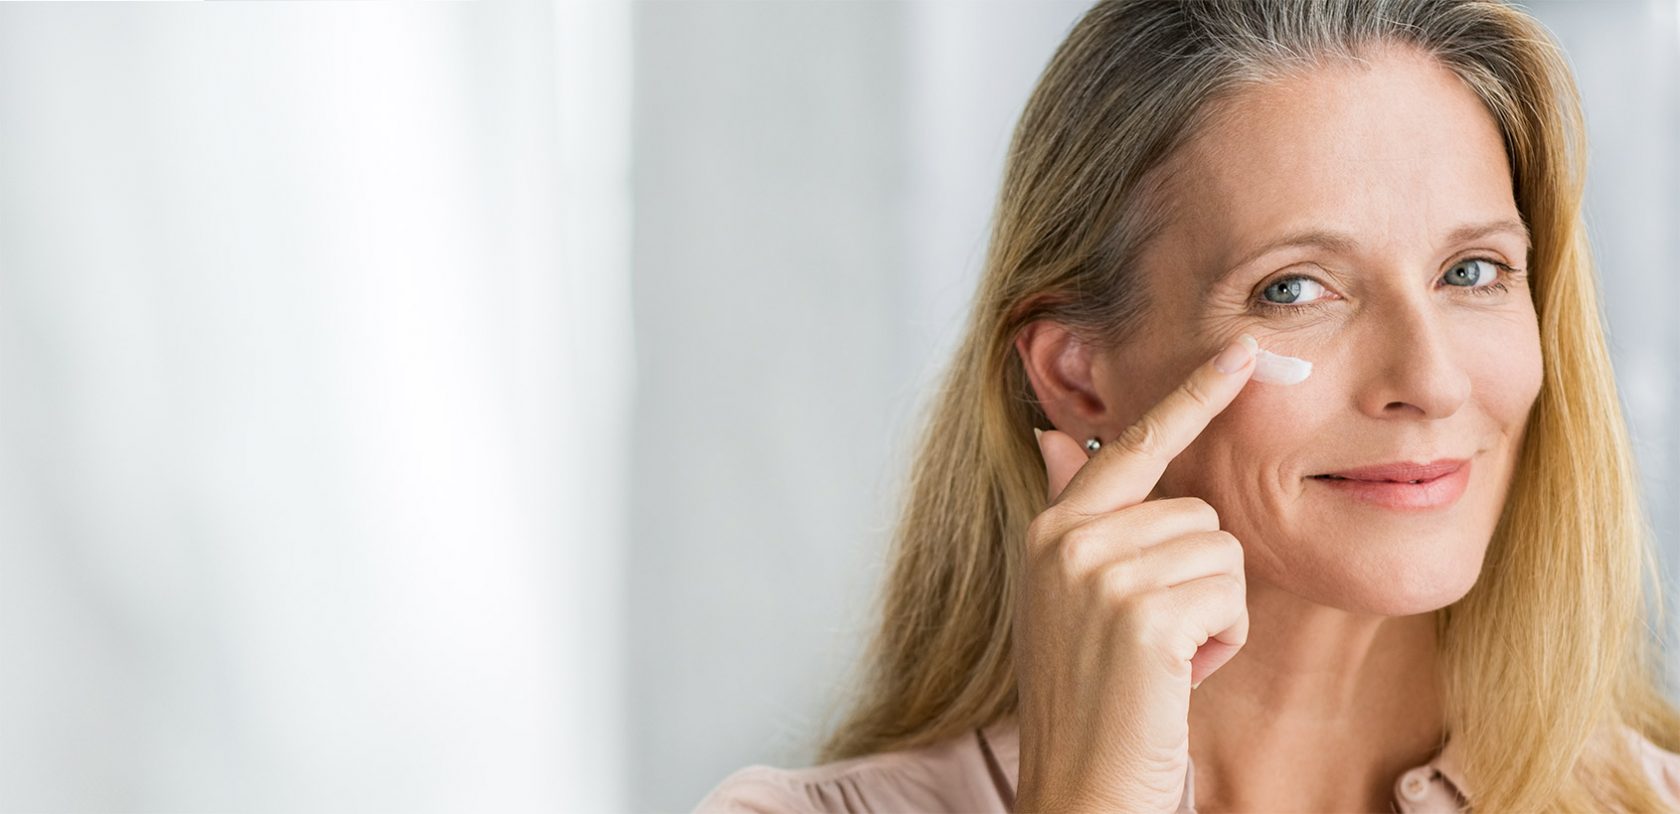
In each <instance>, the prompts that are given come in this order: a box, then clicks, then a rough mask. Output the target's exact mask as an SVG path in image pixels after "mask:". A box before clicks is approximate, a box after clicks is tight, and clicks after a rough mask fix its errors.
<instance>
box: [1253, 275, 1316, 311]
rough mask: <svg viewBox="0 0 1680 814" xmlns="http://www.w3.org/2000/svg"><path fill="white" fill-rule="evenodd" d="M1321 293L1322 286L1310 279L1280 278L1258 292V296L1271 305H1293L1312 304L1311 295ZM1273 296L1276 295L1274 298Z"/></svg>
mask: <svg viewBox="0 0 1680 814" xmlns="http://www.w3.org/2000/svg"><path fill="white" fill-rule="evenodd" d="M1322 293H1324V286H1323V285H1320V284H1319V282H1318V281H1317V280H1314V279H1313V278H1311V277H1280V278H1278V280H1277V281H1276V282H1273V283H1272V284H1271V285H1268V286H1266V288H1265V289H1264V290H1262V291H1261V292H1260V296H1261V297H1264V298H1265V299H1266V302H1267V303H1270V304H1273V305H1294V304H1296V303H1299V302H1312V300H1311V299H1310V298H1311V297H1312V296H1313V295H1315V294H1322ZM1273 295H1276V298H1274V297H1273ZM1303 298H1307V299H1303Z"/></svg>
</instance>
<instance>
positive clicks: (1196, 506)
mask: <svg viewBox="0 0 1680 814" xmlns="http://www.w3.org/2000/svg"><path fill="white" fill-rule="evenodd" d="M1179 499H1180V500H1182V501H1184V502H1183V503H1182V504H1180V505H1181V506H1182V507H1183V508H1182V511H1184V512H1187V513H1189V514H1191V515H1193V516H1194V517H1195V518H1196V520H1197V524H1196V525H1197V526H1198V527H1200V528H1205V529H1209V530H1212V529H1217V528H1219V510H1218V509H1215V508H1213V504H1212V503H1209V502H1207V501H1205V500H1203V499H1201V498H1199V497H1185V498H1179Z"/></svg>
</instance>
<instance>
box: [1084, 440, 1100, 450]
mask: <svg viewBox="0 0 1680 814" xmlns="http://www.w3.org/2000/svg"><path fill="white" fill-rule="evenodd" d="M1085 449H1086V450H1087V451H1089V452H1096V451H1097V450H1099V449H1102V442H1101V441H1098V440H1097V439H1095V438H1087V439H1086V440H1085Z"/></svg>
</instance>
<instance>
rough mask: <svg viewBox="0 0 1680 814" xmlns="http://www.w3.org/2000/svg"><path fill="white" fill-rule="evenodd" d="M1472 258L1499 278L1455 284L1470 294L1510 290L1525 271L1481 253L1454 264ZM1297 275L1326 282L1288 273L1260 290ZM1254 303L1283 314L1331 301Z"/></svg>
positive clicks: (1300, 311)
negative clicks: (1484, 281)
mask: <svg viewBox="0 0 1680 814" xmlns="http://www.w3.org/2000/svg"><path fill="white" fill-rule="evenodd" d="M1471 260H1481V261H1483V262H1486V263H1489V264H1492V265H1493V267H1494V268H1497V269H1499V279H1498V280H1495V281H1494V282H1492V283H1490V284H1488V285H1479V286H1453V288H1463V289H1465V291H1466V293H1469V294H1477V295H1489V294H1497V293H1503V292H1505V291H1508V290H1510V286H1509V285H1508V283H1509V282H1510V281H1511V279H1512V278H1514V277H1516V276H1518V275H1521V274H1523V273H1524V270H1523V269H1519V268H1515V267H1512V266H1509V265H1506V264H1504V263H1501V262H1499V261H1498V260H1495V259H1493V258H1491V257H1486V256H1479V255H1478V256H1471V257H1461V258H1459V259H1458V260H1455V261H1453V265H1454V266H1456V265H1458V264H1459V263H1465V262H1469V261H1471ZM1448 268H1451V266H1449V267H1448ZM1297 277H1299V278H1302V279H1307V280H1313V282H1316V283H1318V284H1319V285H1324V283H1322V282H1319V281H1318V280H1315V279H1313V278H1312V276H1311V275H1306V274H1288V275H1285V276H1282V277H1274V278H1272V279H1270V280H1267V281H1266V284H1265V285H1264V286H1261V287H1260V290H1261V291H1265V290H1266V289H1268V288H1270V287H1272V284H1274V283H1277V282H1280V281H1283V280H1293V279H1295V278H1297ZM1254 304H1255V305H1257V306H1260V310H1262V311H1270V312H1272V313H1279V314H1281V313H1289V314H1303V313H1308V312H1311V311H1316V310H1320V309H1322V308H1324V307H1325V306H1327V305H1329V303H1327V302H1309V303H1306V304H1305V305H1290V304H1288V303H1281V302H1267V301H1266V300H1264V299H1261V298H1260V295H1259V294H1256V295H1254Z"/></svg>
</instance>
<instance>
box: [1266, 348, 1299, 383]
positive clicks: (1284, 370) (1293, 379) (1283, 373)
mask: <svg viewBox="0 0 1680 814" xmlns="http://www.w3.org/2000/svg"><path fill="white" fill-rule="evenodd" d="M1311 375H1312V362H1309V361H1307V360H1305V359H1297V358H1295V357H1293V356H1284V355H1283V354H1280V353H1272V352H1271V351H1269V350H1257V351H1255V352H1254V378H1256V379H1259V380H1260V381H1263V382H1270V383H1272V384H1295V383H1297V382H1301V381H1305V380H1306V378H1307V377H1308V376H1311Z"/></svg>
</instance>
